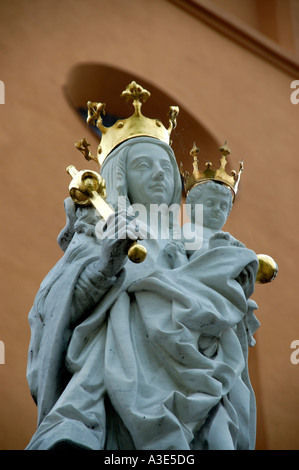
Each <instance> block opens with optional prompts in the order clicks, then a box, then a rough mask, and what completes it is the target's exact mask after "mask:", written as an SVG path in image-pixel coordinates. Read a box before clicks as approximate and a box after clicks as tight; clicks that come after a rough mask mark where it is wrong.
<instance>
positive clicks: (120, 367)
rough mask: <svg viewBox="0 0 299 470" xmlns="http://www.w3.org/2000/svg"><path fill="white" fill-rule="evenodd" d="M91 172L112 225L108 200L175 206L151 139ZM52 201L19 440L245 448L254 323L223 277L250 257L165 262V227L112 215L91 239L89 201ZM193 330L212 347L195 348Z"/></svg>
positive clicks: (248, 305)
mask: <svg viewBox="0 0 299 470" xmlns="http://www.w3.org/2000/svg"><path fill="white" fill-rule="evenodd" d="M101 174H102V176H103V177H104V179H105V181H106V186H107V194H108V196H107V202H108V203H109V204H110V205H111V206H112V207H114V208H115V209H116V217H117V220H118V221H120V220H122V219H123V218H124V215H123V213H122V211H119V210H118V206H117V201H118V198H119V197H121V198H122V200H125V201H126V204H127V205H128V206H129V205H133V206H134V205H135V204H137V205H142V206H143V207H144V208H145V214H147V215H148V214H150V212H151V210H152V206H154V207H156V205H159V204H161V203H163V207H164V210H166V209H165V207H166V208H170V207H171V206H172V205H173V204H179V203H180V199H181V188H182V184H181V178H180V173H179V170H178V166H177V163H176V159H175V156H174V153H173V151H172V149H171V147H170V146H169V145H168V144H166V143H163V142H161V141H160V140H159V139H157V138H152V137H149V136H140V137H134V138H130V139H128V140H126V141H124V142H122V143H121V144H120V145H118V146H117V147H116V148H115V149H113V150H112V151H111V153H110V154H109V155H108V156H107V158H106V159H105V161H104V163H103V165H102V167H101ZM65 210H66V215H67V224H66V227H65V229H64V230H63V231H62V232H61V234H60V236H59V239H58V241H59V244H60V246H61V248H62V249H63V251H64V254H63V256H62V258H61V259H60V260H59V261H58V263H57V264H56V266H54V268H53V269H52V270H51V271H50V272H49V274H48V275H47V277H46V278H45V279H44V281H43V283H42V284H41V286H40V289H39V291H38V293H37V296H36V298H35V301H34V305H33V307H32V310H31V312H30V315H29V321H30V326H31V331H32V336H31V342H30V347H29V355H28V371H27V378H28V383H29V387H30V390H31V393H32V396H33V398H34V400H35V402H36V404H37V407H38V426H37V430H36V432H35V434H34V436H33V437H32V439H31V441H30V443H29V445H28V447H27V449H33V450H34V449H40V450H46V449H70V450H71V449H72V448H80V449H93V450H103V449H108V450H117V449H121V450H130V449H138V450H147V449H148V450H158V449H160V450H174V449H176V450H189V449H253V448H254V445H255V427H256V425H255V414H256V410H255V400H254V393H253V390H252V387H251V384H250V380H249V375H248V362H247V357H248V346H249V345H253V344H254V340H253V333H254V332H255V330H256V328H257V327H258V322H257V320H256V318H255V316H254V313H253V312H254V310H255V308H256V304H255V303H254V302H253V301H252V300H250V299H248V298H247V297H246V296H245V294H244V291H243V289H242V286H241V285H240V284H239V283H238V282H237V281H236V278H237V277H238V275H239V273H240V272H241V271H242V270H243V268H244V267H245V266H247V265H248V264H251V265H252V266H253V267H254V270H255V271H257V269H258V262H257V258H256V255H255V253H254V252H252V251H251V250H248V249H247V248H244V247H242V248H241V247H232V246H223V247H222V246H217V247H216V248H214V249H211V250H209V251H205V252H204V253H203V254H202V255H199V256H197V257H194V259H192V260H191V261H189V262H187V263H185V264H184V265H182V266H179V267H177V268H173V263H172V261H171V260H170V259H169V256H168V251H167V243H168V240H167V239H165V237H164V236H163V230H164V227H163V226H161V224H158V226H157V227H158V228H157V227H155V230H152V227H149V226H148V220H151V219H149V218H148V217H147V218H144V217H143V219H142V220H141V221H140V224H139V221H138V218H137V219H135V220H137V222H136V223H135V222H134V224H133V225H132V224H129V225H128V224H120V223H119V224H117V227H122V228H121V229H119V233H117V234H116V235H117V236H115V237H114V238H112V237H111V238H110V237H107V236H106V237H105V236H102V237H101V236H99V234H98V232H97V229H96V227H97V223H98V221H99V217H98V215H97V213H96V212H95V210H94V209H93V208H91V207H84V208H82V207H77V206H76V205H75V204H74V203H73V201H72V200H71V199H70V198H68V199H67V200H66V201H65ZM143 215H144V214H143ZM168 220H171V218H168ZM176 224H177V222H176V221H174V220H172V221H171V222H170V227H168V229H169V231H168V233H169V234H170V235H169V236H170V238H171V236H172V235H171V234H172V233H174V232H176V231H177V228H178V227H177V226H176ZM130 225H132V226H131V228H130ZM141 226H142V227H143V236H142V237H141V235H140V234H139V231H140V227H141ZM105 231H106V232H108V233H109V220H108V221H107V227H104V230H103V233H105ZM120 232H122V233H120ZM149 234H150V236H149ZM134 237H135V239H138V238H143V240H142V241H141V242H140V243H142V244H144V246H145V247H146V249H147V257H146V259H145V261H144V262H143V263H141V264H138V265H136V264H134V263H132V262H131V261H130V260H128V258H127V256H126V248H127V243H128V239H130V240H132V238H134ZM205 338H208V340H209V341H210V342H211V341H212V342H213V345H214V347H213V352H212V353H209V354H207V353H206V352H205V351H204V350H202V349H201V348H199V339H201V344H202V343H203V341H204V339H205Z"/></svg>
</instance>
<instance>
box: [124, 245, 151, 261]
mask: <svg viewBox="0 0 299 470" xmlns="http://www.w3.org/2000/svg"><path fill="white" fill-rule="evenodd" d="M146 255H147V251H146V248H145V247H144V246H143V245H139V243H137V242H133V243H132V245H131V246H130V248H129V250H128V257H129V260H130V261H132V262H133V263H142V261H144V260H145V258H146Z"/></svg>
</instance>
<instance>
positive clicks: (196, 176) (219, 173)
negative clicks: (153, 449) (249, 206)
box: [180, 142, 244, 200]
mask: <svg viewBox="0 0 299 470" xmlns="http://www.w3.org/2000/svg"><path fill="white" fill-rule="evenodd" d="M219 150H220V152H221V158H220V167H219V168H218V169H217V170H213V169H212V163H211V162H206V169H205V170H203V171H200V170H199V169H198V159H197V155H198V154H199V148H198V147H197V146H196V145H195V143H194V144H193V147H192V149H191V151H190V155H191V156H192V157H193V173H191V174H189V172H188V171H185V172H184V171H183V164H182V163H181V165H180V172H181V175H182V176H183V181H184V187H185V192H186V194H188V192H189V191H190V190H191V189H192V188H193V187H194V186H196V185H197V184H201V183H205V182H207V181H216V182H217V183H220V184H224V185H226V186H227V187H228V188H230V189H231V190H232V193H233V200H234V199H235V196H236V194H237V191H238V186H239V182H240V177H241V173H242V171H243V169H244V166H243V162H240V169H239V172H238V173H237V172H236V171H235V170H232V171H231V174H228V173H227V172H226V170H225V167H226V164H227V160H226V157H227V155H229V154H230V149H229V148H228V146H227V144H226V142H225V143H224V145H222V146H221V147H219Z"/></svg>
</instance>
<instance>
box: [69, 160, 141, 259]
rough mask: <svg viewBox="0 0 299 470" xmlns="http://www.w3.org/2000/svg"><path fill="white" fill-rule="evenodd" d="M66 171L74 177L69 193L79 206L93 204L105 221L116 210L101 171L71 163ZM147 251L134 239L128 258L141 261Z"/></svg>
mask: <svg viewBox="0 0 299 470" xmlns="http://www.w3.org/2000/svg"><path fill="white" fill-rule="evenodd" d="M66 171H67V172H68V173H69V175H70V176H71V177H72V180H71V182H70V185H69V193H70V196H71V198H72V199H73V201H74V202H75V203H76V204H78V205H79V206H88V205H93V206H94V207H95V209H96V210H97V211H98V213H99V215H100V217H101V218H102V219H104V220H105V221H106V220H107V219H108V217H109V216H110V215H111V214H114V210H113V209H112V208H111V207H110V206H109V204H108V203H107V202H106V201H105V199H106V197H107V193H106V184H105V180H104V178H102V176H101V175H100V174H99V173H97V172H95V171H91V170H82V171H78V170H77V169H76V168H75V167H74V166H73V165H69V166H68V167H67V169H66ZM146 253H147V252H146V248H145V247H144V246H142V245H140V244H139V243H137V241H133V242H132V244H131V246H130V248H129V250H128V258H129V259H130V260H131V261H132V262H133V263H141V262H142V261H144V259H145V258H146Z"/></svg>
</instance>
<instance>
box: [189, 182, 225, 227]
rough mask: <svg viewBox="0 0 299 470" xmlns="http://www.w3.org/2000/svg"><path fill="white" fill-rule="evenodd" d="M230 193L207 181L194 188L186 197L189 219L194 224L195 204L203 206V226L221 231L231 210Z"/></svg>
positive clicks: (218, 184) (219, 185) (222, 187)
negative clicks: (189, 206)
mask: <svg viewBox="0 0 299 470" xmlns="http://www.w3.org/2000/svg"><path fill="white" fill-rule="evenodd" d="M232 201H233V199H232V192H231V190H230V189H229V188H228V187H227V186H225V185H223V184H220V183H216V182H214V181H208V182H205V183H201V184H198V185H197V186H194V187H193V188H192V189H191V190H190V192H189V193H188V195H187V198H186V202H187V204H190V205H191V212H190V218H191V222H192V223H194V222H195V204H202V205H203V226H204V227H208V228H210V229H215V230H221V229H222V227H223V225H224V224H225V222H226V220H227V217H228V215H229V213H230V211H231V208H232Z"/></svg>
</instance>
